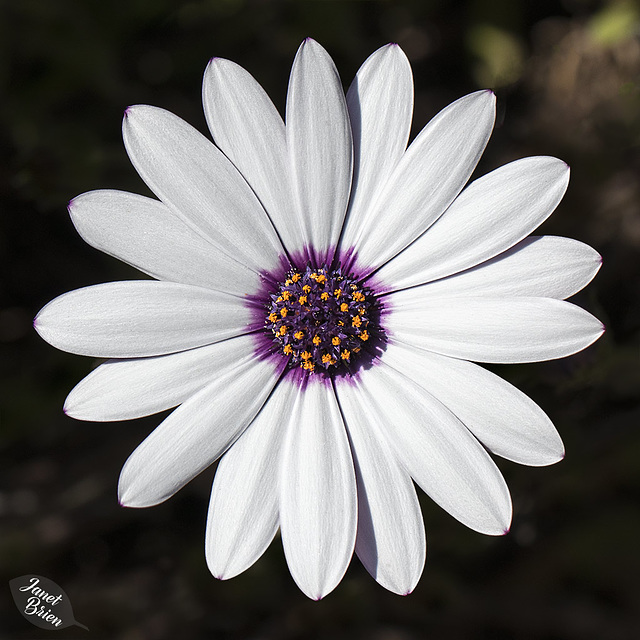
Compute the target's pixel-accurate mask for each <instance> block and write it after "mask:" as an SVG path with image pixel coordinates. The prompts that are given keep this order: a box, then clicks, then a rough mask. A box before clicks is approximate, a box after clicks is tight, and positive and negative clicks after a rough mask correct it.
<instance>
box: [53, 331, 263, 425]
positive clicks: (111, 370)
mask: <svg viewBox="0 0 640 640" xmlns="http://www.w3.org/2000/svg"><path fill="white" fill-rule="evenodd" d="M255 351H256V344H255V336H254V335H253V334H251V335H245V336H239V337H237V338H231V339H230V340H223V341H222V342H217V343H215V344H211V345H207V346H206V347H198V348H197V349H190V350H189V351H179V352H178V353H171V354H169V355H165V356H156V357H152V358H134V359H131V360H108V361H107V362H105V363H104V364H101V365H100V366H99V367H97V368H96V369H94V370H93V371H92V372H91V373H90V374H89V375H88V376H87V377H86V378H84V380H82V381H81V382H79V383H78V384H77V385H76V387H75V388H74V389H73V390H72V391H71V393H70V394H69V395H68V397H67V400H66V402H65V405H64V410H65V413H66V414H67V415H69V416H71V417H72V418H76V419H78V420H94V421H100V422H102V421H109V420H131V419H133V418H141V417H142V416H148V415H151V414H153V413H158V412H159V411H164V410H165V409H171V408H172V407H175V406H177V405H179V404H180V403H182V402H184V401H185V400H186V399H187V398H189V397H190V396H192V395H194V394H195V393H196V392H197V391H199V390H200V389H202V388H203V387H205V386H206V385H207V384H208V383H209V382H211V381H212V380H214V379H215V378H216V377H217V376H219V375H224V373H225V371H227V370H228V369H229V368H235V367H236V366H237V365H238V363H239V362H247V363H248V362H250V361H251V360H252V359H253V357H254V353H255Z"/></svg>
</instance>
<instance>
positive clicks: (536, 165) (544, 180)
mask: <svg viewBox="0 0 640 640" xmlns="http://www.w3.org/2000/svg"><path fill="white" fill-rule="evenodd" d="M568 184H569V167H568V166H567V165H566V164H565V163H564V162H562V160H558V159H557V158H547V157H533V158H524V159H522V160H517V161H516V162H511V163H510V164H507V165H505V166H503V167H500V168H499V169H496V170H495V171H492V172H491V173H489V174H487V175H486V176H483V177H482V178H479V179H478V180H475V181H474V182H472V183H471V184H470V185H469V186H468V187H467V188H466V189H465V190H464V191H463V192H462V193H461V194H460V195H459V196H458V198H456V200H455V202H453V204H452V205H451V206H450V207H449V209H447V211H446V212H445V214H444V215H443V216H442V217H441V218H439V219H438V220H437V222H436V223H435V224H433V225H432V226H431V227H430V229H429V230H428V232H427V233H425V234H424V235H423V236H422V237H421V238H418V240H416V242H414V243H413V244H412V245H411V246H410V247H408V248H407V249H406V250H405V251H404V252H403V253H401V254H400V255H399V256H396V257H395V258H394V259H393V260H392V261H391V262H389V263H388V264H386V265H385V266H384V267H382V269H380V271H379V274H378V275H379V277H380V278H381V279H383V280H384V281H385V282H390V283H393V288H394V289H400V288H403V287H408V286H411V285H415V284H421V283H423V282H429V281H430V280H435V279H436V278H442V277H444V276H448V275H451V274H452V273H456V272H458V271H462V270H463V269H467V268H469V267H473V266H474V265H476V264H479V263H480V262H483V261H484V260H488V259H489V258H493V257H494V256H496V255H498V254H499V253H501V252H502V251H506V250H507V249H509V248H510V247H512V246H513V245H514V244H515V243H516V242H518V241H519V240H522V238H524V237H526V236H528V235H529V234H530V233H531V231H533V230H534V229H535V228H536V227H537V226H539V225H540V224H541V223H542V222H543V221H544V220H546V219H547V218H548V217H549V216H550V215H551V214H552V213H553V211H554V209H555V208H556V207H557V206H558V203H559V202H560V200H562V196H563V195H564V193H565V191H566V190H567V185H568Z"/></svg>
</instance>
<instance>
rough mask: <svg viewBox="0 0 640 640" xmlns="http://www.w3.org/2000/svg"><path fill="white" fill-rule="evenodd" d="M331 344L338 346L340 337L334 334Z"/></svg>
mask: <svg viewBox="0 0 640 640" xmlns="http://www.w3.org/2000/svg"><path fill="white" fill-rule="evenodd" d="M331 344H332V345H333V346H334V347H337V346H338V345H339V344H340V338H338V336H334V337H333V338H331Z"/></svg>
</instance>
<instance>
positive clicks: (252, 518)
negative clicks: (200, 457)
mask: <svg viewBox="0 0 640 640" xmlns="http://www.w3.org/2000/svg"><path fill="white" fill-rule="evenodd" d="M296 393H297V390H296V389H295V387H292V386H291V385H277V386H276V388H275V389H274V390H273V394H272V395H271V397H270V398H269V399H268V400H267V402H266V403H265V405H264V407H262V410H261V411H260V413H259V414H258V415H257V416H256V418H255V420H254V421H253V422H252V423H251V424H250V425H249V427H248V428H247V430H246V431H245V432H244V433H243V434H242V435H241V436H240V438H238V440H237V441H236V442H235V443H234V445H233V447H231V449H229V451H227V453H225V454H224V456H223V457H222V460H220V464H219V465H218V469H217V471H216V477H215V480H214V481H213V490H212V492H211V501H210V503H209V515H208V517H207V533H206V540H205V553H206V557H207V564H208V566H209V570H210V571H211V573H212V574H213V575H214V576H215V577H216V578H219V579H221V580H227V579H229V578H233V577H234V576H237V575H238V574H239V573H242V572H243V571H244V570H245V569H247V568H249V567H250V566H251V565H252V564H253V563H254V562H255V561H256V560H257V559H258V558H259V557H260V556H261V555H262V554H263V553H264V551H265V550H266V548H267V547H268V546H269V544H270V543H271V541H272V540H273V537H274V535H275V534H276V531H277V529H278V475H279V471H280V466H279V465H280V454H281V449H282V442H283V440H284V434H285V428H286V425H285V424H284V422H285V421H284V416H286V415H288V414H289V409H290V407H291V406H292V404H293V402H294V401H295V394H296Z"/></svg>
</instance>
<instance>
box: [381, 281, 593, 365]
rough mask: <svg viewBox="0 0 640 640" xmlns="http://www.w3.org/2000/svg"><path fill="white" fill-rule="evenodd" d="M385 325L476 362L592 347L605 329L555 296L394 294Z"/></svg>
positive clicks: (548, 356) (406, 338)
mask: <svg viewBox="0 0 640 640" xmlns="http://www.w3.org/2000/svg"><path fill="white" fill-rule="evenodd" d="M387 298H388V299H391V305H392V309H393V311H392V313H389V314H388V316H387V317H386V318H385V327H386V328H387V329H388V330H390V331H391V334H392V335H393V336H394V338H395V339H397V340H399V341H400V342H404V343H406V344H408V345H410V346H414V347H419V348H422V349H427V350H429V351H435V352H436V353H441V354H443V355H447V356H452V357H454V358H463V359H465V360H475V361H476V362H497V363H516V362H538V361H541V360H553V359H555V358H563V357H565V356H568V355H571V354H573V353H576V352H577V351H580V350H582V349H584V348H585V347H588V346H589V345H590V344H591V343H593V342H595V341H596V340H597V339H598V338H599V337H600V336H601V335H602V332H603V331H604V327H603V326H602V323H601V322H600V321H599V320H597V319H596V318H594V317H593V316H592V315H591V314H590V313H588V312H587V311H585V310H584V309H581V308H580V307H576V306H575V305H573V304H570V303H569V302H562V301H560V300H554V299H553V298H528V297H518V298H493V297H486V298H431V297H429V298H420V297H419V296H417V295H415V294H414V290H413V289H406V290H404V291H399V292H397V293H393V294H391V295H390V296H388V297H387Z"/></svg>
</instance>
